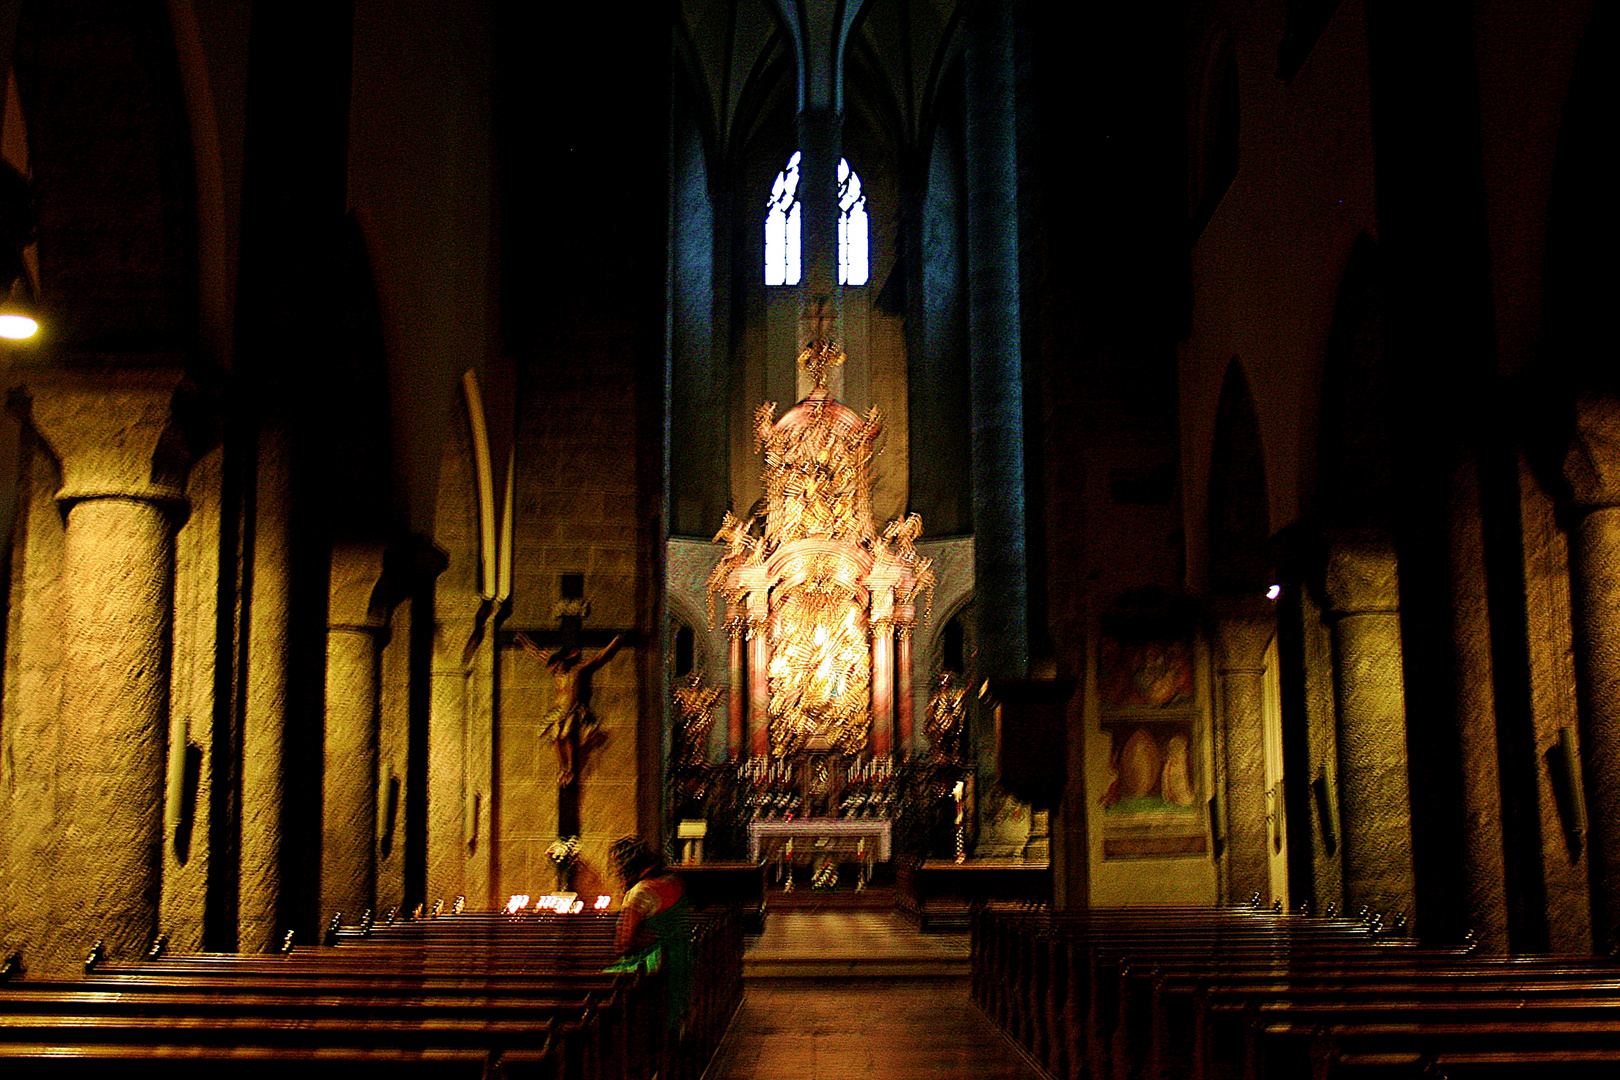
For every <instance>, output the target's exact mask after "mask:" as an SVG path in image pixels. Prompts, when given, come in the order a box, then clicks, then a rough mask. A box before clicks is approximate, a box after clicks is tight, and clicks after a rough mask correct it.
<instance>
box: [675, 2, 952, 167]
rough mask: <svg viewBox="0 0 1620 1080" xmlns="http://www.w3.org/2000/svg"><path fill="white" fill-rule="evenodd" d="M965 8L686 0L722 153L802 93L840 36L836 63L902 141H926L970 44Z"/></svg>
mask: <svg viewBox="0 0 1620 1080" xmlns="http://www.w3.org/2000/svg"><path fill="white" fill-rule="evenodd" d="M959 8H960V5H959V3H958V0H682V2H681V5H680V13H681V26H680V30H679V32H680V37H681V41H682V44H683V47H684V51H685V53H686V57H687V66H688V69H689V71H690V74H691V76H692V78H693V80H694V82H696V83H697V84H698V89H699V92H700V96H701V98H702V99H703V107H704V110H705V114H706V115H705V121H706V124H707V126H708V128H709V131H710V133H711V135H712V137H713V145H714V147H715V149H716V151H717V152H718V154H719V155H720V156H722V157H724V156H729V155H730V154H732V153H734V152H735V151H736V150H737V149H738V148H740V147H741V146H743V145H744V144H746V143H747V141H748V140H749V138H750V137H751V136H752V135H753V134H754V132H755V131H756V130H757V129H758V127H759V124H760V123H761V122H762V121H763V120H764V119H765V117H767V116H768V115H769V114H770V113H771V112H772V111H773V110H774V109H775V108H777V107H779V106H781V105H784V104H791V103H793V102H794V101H796V100H800V99H802V96H803V95H804V94H805V93H806V90H805V89H804V87H803V83H802V79H803V76H802V69H803V68H804V67H807V66H808V67H810V68H812V69H813V68H814V67H815V62H814V59H813V57H814V54H815V52H816V50H817V49H818V48H822V49H823V51H824V52H826V51H831V50H832V49H833V47H834V45H835V43H836V42H839V41H842V42H843V56H842V64H837V63H834V64H833V69H834V70H835V71H841V72H842V73H843V75H844V77H845V81H847V82H850V83H853V84H858V86H859V91H860V93H861V96H862V98H863V100H862V102H861V104H862V105H865V106H867V107H870V108H872V109H874V110H877V111H878V112H879V113H880V114H881V116H880V119H881V121H882V122H883V124H884V126H886V127H890V128H892V129H893V132H894V134H895V135H896V136H897V137H898V140H899V141H900V143H901V145H902V146H904V147H907V148H911V147H915V146H918V145H919V144H920V143H921V142H923V141H924V140H925V138H926V136H927V132H928V130H929V127H930V125H931V123H932V116H933V109H934V104H935V98H936V95H937V93H938V88H939V83H940V79H941V74H942V72H943V71H944V69H945V68H946V66H947V63H948V61H949V60H950V58H951V56H952V55H953V53H954V51H955V49H957V48H958V47H959V45H960V40H959V37H958V35H957V33H956V30H957V23H958V20H959ZM818 43H819V44H818ZM805 56H811V57H812V59H811V60H809V61H804V60H803V59H802V58H803V57H805ZM834 89H835V93H834V97H835V99H836V100H838V101H839V103H840V104H842V100H841V99H842V92H841V89H842V88H841V87H835V88H834ZM810 92H811V93H812V96H813V94H814V91H813V90H812V91H810ZM784 98H786V99H787V101H784V100H783V99H784Z"/></svg>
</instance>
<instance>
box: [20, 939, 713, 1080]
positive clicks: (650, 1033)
mask: <svg viewBox="0 0 1620 1080" xmlns="http://www.w3.org/2000/svg"><path fill="white" fill-rule="evenodd" d="M425 922H426V923H427V925H417V926H412V927H405V926H402V927H400V928H399V930H398V931H397V932H377V930H378V928H368V929H367V930H366V932H363V933H356V934H348V935H338V936H337V940H338V941H339V942H340V943H339V944H338V945H337V946H335V947H331V948H320V949H303V950H297V951H295V952H294V953H293V954H292V955H290V956H252V957H249V956H224V955H217V954H216V955H204V956H196V957H167V958H157V959H152V960H147V961H143V962H140V963H134V964H120V965H108V964H103V965H100V966H99V967H98V968H97V969H96V970H95V971H93V972H92V973H91V974H90V975H88V976H87V978H86V979H85V980H83V981H82V982H74V983H27V982H22V983H15V982H13V983H11V984H7V985H0V1060H4V1061H6V1063H7V1064H6V1074H7V1076H8V1077H9V1076H12V1075H16V1076H19V1077H21V1076H34V1075H40V1076H44V1075H53V1076H54V1075H60V1073H59V1072H58V1071H56V1070H59V1069H61V1068H67V1069H69V1070H70V1071H71V1070H72V1069H75V1068H77V1069H81V1070H88V1069H89V1068H90V1067H91V1066H93V1065H95V1066H96V1067H97V1068H100V1069H104V1067H105V1064H104V1063H105V1062H106V1061H107V1060H108V1059H112V1058H120V1057H131V1056H134V1057H141V1058H152V1059H154V1060H158V1059H161V1060H162V1061H163V1062H164V1063H165V1065H164V1067H165V1069H166V1070H167V1071H168V1072H170V1073H171V1074H174V1075H176V1076H179V1077H181V1078H182V1080H184V1078H189V1077H193V1076H195V1077H198V1078H201V1077H203V1076H205V1075H210V1076H214V1075H217V1074H218V1070H219V1068H220V1066H221V1065H222V1064H229V1065H230V1066H231V1068H232V1071H233V1073H234V1072H242V1071H244V1070H245V1072H246V1073H247V1074H250V1075H251V1074H253V1073H254V1071H255V1070H260V1071H266V1070H269V1069H271V1068H275V1067H276V1065H275V1063H276V1062H285V1061H286V1060H289V1059H290V1060H297V1061H299V1062H300V1066H299V1067H300V1069H301V1071H313V1072H315V1073H319V1074H320V1075H321V1076H322V1077H325V1076H328V1075H330V1076H332V1077H333V1078H334V1080H335V1078H337V1077H338V1076H339V1075H340V1071H342V1070H348V1071H350V1072H351V1073H352V1071H353V1070H354V1069H355V1068H356V1067H357V1066H360V1065H364V1066H365V1067H366V1069H367V1072H368V1073H369V1072H377V1073H378V1074H379V1075H386V1076H411V1077H415V1076H426V1075H429V1074H432V1075H444V1076H461V1075H467V1076H472V1075H479V1076H485V1075H488V1076H503V1075H509V1076H534V1077H544V1078H546V1080H552V1078H556V1080H563V1078H567V1080H609V1078H612V1080H641V1078H645V1077H648V1076H651V1075H652V1074H653V1073H655V1072H657V1073H658V1074H659V1075H660V1076H685V1075H692V1076H696V1075H698V1074H699V1073H701V1070H702V1067H703V1066H704V1065H705V1064H706V1063H707V1061H708V1059H709V1057H710V1056H712V1053H713V1050H714V1048H715V1046H716V1045H717V1044H718V1042H719V1039H720V1036H721V1035H722V1034H723V1032H724V1029H725V1025H726V1024H727V1023H728V1022H729V1020H730V1017H731V1014H732V1012H734V1011H735V1008H736V1006H737V1004H738V1002H739V1001H740V998H741V993H742V979H741V952H742V937H741V930H740V926H739V924H738V920H737V918H736V917H734V916H720V917H704V918H700V919H698V920H697V921H696V922H695V923H694V927H693V935H694V962H695V963H694V967H695V971H694V974H695V976H696V978H695V980H694V990H695V993H694V997H693V1001H692V1006H691V1008H690V1010H689V1011H688V1014H687V1015H686V1017H685V1018H684V1027H683V1028H680V1027H678V1029H677V1030H679V1031H681V1034H682V1037H681V1038H679V1039H677V1040H674V1041H670V1040H667V1039H666V1038H665V1024H664V1022H663V1015H664V1012H663V1001H662V997H661V986H660V984H659V981H658V980H646V979H642V978H639V977H636V976H608V975H604V974H602V973H601V967H602V966H603V964H604V963H605V962H606V961H607V960H609V959H611V957H612V945H611V933H612V922H611V920H609V919H585V920H578V917H553V918H552V919H550V920H544V919H541V920H529V921H527V922H524V921H522V920H518V921H513V920H510V919H508V918H505V917H504V916H502V917H496V916H483V917H474V918H467V919H464V920H463V919H461V917H460V916H458V917H456V919H448V918H445V919H439V920H427V921H425ZM96 1063H101V1064H100V1065H96ZM280 1069H281V1072H279V1073H278V1075H284V1074H285V1065H284V1064H283V1065H282V1066H280ZM86 1075H88V1072H86ZM233 1080H235V1078H234V1077H233ZM345 1080H349V1078H347V1077H345Z"/></svg>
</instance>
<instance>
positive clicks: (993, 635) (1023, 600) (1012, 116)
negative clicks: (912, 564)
mask: <svg viewBox="0 0 1620 1080" xmlns="http://www.w3.org/2000/svg"><path fill="white" fill-rule="evenodd" d="M967 17H968V20H969V24H968V33H967V35H966V40H967V57H966V76H967V133H966V134H967V188H968V191H967V238H968V288H969V302H968V339H969V347H970V357H971V359H970V365H971V367H970V383H971V386H972V391H973V396H972V403H973V408H972V450H973V469H972V476H973V533H974V544H973V579H974V584H975V587H974V596H975V597H976V600H975V604H974V610H975V612H976V616H977V621H978V642H979V660H978V667H979V674H980V675H988V676H999V677H1002V678H1018V677H1022V676H1023V675H1024V674H1025V673H1026V669H1027V668H1028V665H1029V596H1028V594H1029V573H1028V552H1027V538H1026V533H1025V527H1024V507H1025V499H1024V377H1023V339H1022V336H1021V331H1020V321H1019V320H1020V313H1019V304H1020V301H1019V269H1018V265H1019V262H1018V147H1017V143H1018V126H1017V116H1016V105H1017V92H1016V91H1017V86H1016V83H1017V80H1016V77H1015V71H1014V64H1013V29H1012V12H1011V3H1010V2H1009V0H983V2H980V3H975V4H972V5H970V6H969V8H968V13H967Z"/></svg>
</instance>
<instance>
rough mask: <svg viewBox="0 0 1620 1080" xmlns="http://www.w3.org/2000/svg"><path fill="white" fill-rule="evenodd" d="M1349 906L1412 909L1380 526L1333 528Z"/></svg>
mask: <svg viewBox="0 0 1620 1080" xmlns="http://www.w3.org/2000/svg"><path fill="white" fill-rule="evenodd" d="M1327 541H1328V551H1327V565H1326V567H1325V573H1324V583H1323V592H1324V594H1325V596H1326V598H1327V601H1328V618H1329V620H1330V624H1331V626H1332V634H1333V684H1334V697H1335V701H1336V706H1337V712H1338V751H1339V769H1338V787H1339V820H1340V822H1341V823H1342V829H1343V835H1342V838H1341V840H1342V844H1343V852H1344V899H1345V908H1346V909H1347V911H1348V912H1349V913H1350V914H1352V915H1353V914H1355V913H1356V912H1357V911H1358V910H1360V908H1362V907H1363V906H1365V907H1367V908H1369V909H1370V910H1371V911H1373V912H1379V913H1382V914H1383V915H1384V918H1385V922H1386V924H1387V923H1389V922H1390V921H1391V920H1393V918H1394V917H1395V916H1396V915H1398V914H1400V913H1402V912H1405V913H1407V914H1408V915H1410V916H1412V917H1413V921H1414V923H1415V921H1416V918H1415V917H1416V915H1417V913H1416V912H1415V911H1414V910H1413V906H1414V902H1413V895H1414V877H1413V866H1412V811H1411V782H1410V777H1409V774H1408V767H1407V747H1406V701H1405V683H1404V678H1403V674H1402V668H1401V615H1400V581H1399V574H1398V570H1397V566H1396V560H1395V548H1394V543H1393V541H1392V540H1391V539H1390V537H1389V536H1388V535H1387V534H1386V533H1384V532H1382V531H1380V530H1365V531H1348V530H1347V531H1343V532H1335V533H1331V534H1329V535H1328V537H1327Z"/></svg>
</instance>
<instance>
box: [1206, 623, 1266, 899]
mask: <svg viewBox="0 0 1620 1080" xmlns="http://www.w3.org/2000/svg"><path fill="white" fill-rule="evenodd" d="M1212 606H1213V608H1214V614H1215V678H1216V684H1217V687H1218V693H1219V697H1220V709H1221V714H1220V721H1219V723H1220V728H1221V733H1222V736H1223V738H1222V740H1221V743H1222V748H1223V756H1224V760H1223V761H1222V762H1221V763H1220V764H1221V765H1222V766H1223V772H1224V785H1225V792H1224V795H1225V801H1226V850H1225V852H1224V853H1223V856H1222V858H1223V862H1224V863H1225V866H1224V871H1225V872H1224V874H1223V875H1222V880H1223V885H1224V889H1223V893H1224V895H1223V900H1224V901H1225V902H1226V903H1228V904H1247V903H1248V902H1249V900H1250V898H1251V897H1253V896H1254V895H1255V894H1256V893H1258V894H1259V895H1260V897H1261V899H1262V900H1264V901H1265V902H1266V903H1267V904H1268V905H1269V903H1270V901H1271V870H1270V856H1269V853H1268V851H1267V842H1268V839H1269V835H1270V832H1269V829H1268V828H1267V818H1266V812H1267V806H1266V749H1265V716H1264V712H1263V705H1262V693H1263V688H1264V680H1265V671H1266V667H1265V653H1266V646H1267V645H1269V644H1270V643H1271V639H1272V637H1273V636H1274V635H1275V634H1276V630H1277V619H1276V616H1275V614H1274V612H1273V610H1272V606H1271V604H1270V603H1269V602H1268V601H1265V600H1260V599H1254V600H1250V599H1248V598H1246V597H1245V598H1237V597H1233V598H1224V599H1220V600H1217V601H1215V603H1214V604H1213V605H1212Z"/></svg>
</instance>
